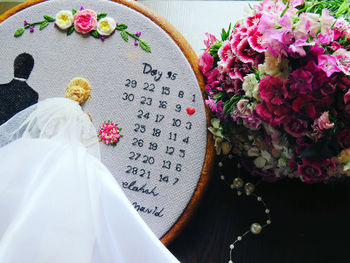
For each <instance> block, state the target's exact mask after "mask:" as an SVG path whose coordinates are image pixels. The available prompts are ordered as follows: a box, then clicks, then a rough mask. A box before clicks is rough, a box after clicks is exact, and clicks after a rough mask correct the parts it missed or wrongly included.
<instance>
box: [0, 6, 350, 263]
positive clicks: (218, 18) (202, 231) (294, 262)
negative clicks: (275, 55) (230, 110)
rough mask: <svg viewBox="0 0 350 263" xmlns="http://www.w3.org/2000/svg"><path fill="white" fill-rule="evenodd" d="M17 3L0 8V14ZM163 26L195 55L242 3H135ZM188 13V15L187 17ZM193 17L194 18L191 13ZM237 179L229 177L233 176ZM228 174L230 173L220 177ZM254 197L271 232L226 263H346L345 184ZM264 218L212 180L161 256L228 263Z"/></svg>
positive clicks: (349, 231) (273, 187)
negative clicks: (259, 199)
mask: <svg viewBox="0 0 350 263" xmlns="http://www.w3.org/2000/svg"><path fill="white" fill-rule="evenodd" d="M18 2H20V1H16V0H14V1H13V0H11V1H10V0H7V1H4V0H0V13H1V12H4V11H5V10H7V9H9V8H11V7H13V6H14V5H15V4H17V3H18ZM140 2H143V3H144V4H145V5H147V6H149V7H151V8H152V9H154V10H155V11H156V12H158V13H159V14H161V15H162V16H164V17H165V18H167V19H168V20H169V21H170V22H171V23H173V24H174V25H175V26H176V27H177V28H178V29H179V31H180V32H181V33H182V34H183V35H184V36H185V37H186V38H187V40H188V41H189V43H190V44H191V45H192V46H193V48H194V50H195V51H196V53H197V54H199V53H200V52H201V48H202V47H203V45H202V43H203V39H204V33H205V32H207V31H208V32H211V33H216V34H217V35H218V34H219V32H220V31H221V28H222V27H227V25H228V24H229V23H230V22H234V21H235V20H236V19H237V18H239V17H242V16H244V13H243V10H244V6H247V3H244V2H240V3H237V2H234V1H230V2H227V1H154V0H153V1H151V0H145V1H140ZM194 8H195V9H194ZM193 10H195V11H193ZM233 171H234V172H233V174H237V173H238V171H237V170H233ZM228 173H231V174H232V170H230V171H228ZM256 191H257V193H258V194H261V195H262V196H263V197H264V200H265V201H266V202H267V204H268V206H269V208H270V210H271V213H272V222H273V223H272V225H271V226H269V227H267V228H266V229H264V230H263V232H262V233H261V234H260V235H255V236H253V235H248V236H247V237H246V238H244V239H243V240H242V242H241V243H240V244H239V245H238V246H237V248H236V249H235V250H234V253H233V256H234V260H233V262H240V263H260V262H264V263H265V262H269V263H273V262H278V263H280V262H283V263H313V262H315V263H316V262H317V263H343V262H344V263H345V262H350V255H349V244H350V227H349V223H350V209H349V205H348V203H350V183H349V182H345V183H343V184H337V185H306V184H302V183H299V182H293V181H283V182H278V183H274V184H269V183H261V184H260V185H259V186H258V187H257V190H256ZM263 218H264V211H263V209H262V208H261V206H259V204H258V203H257V202H256V201H254V200H251V198H248V197H246V196H242V197H236V196H234V195H233V192H232V191H231V190H230V189H228V187H226V185H224V184H223V183H222V182H221V181H220V180H219V176H218V175H217V174H216V172H213V174H212V178H211V181H210V183H209V186H208V188H207V191H206V193H205V195H204V197H203V199H202V202H201V203H200V205H199V207H198V208H197V210H196V212H195V214H194V216H193V217H192V218H191V220H190V221H189V222H188V224H187V226H186V227H185V228H184V229H183V231H182V233H181V234H180V235H179V236H178V238H177V239H175V240H174V241H173V242H172V243H171V244H170V246H169V249H170V250H171V251H172V252H173V253H174V254H175V256H176V257H178V259H179V260H180V261H181V262H183V263H197V262H200V263H206V262H228V259H229V244H230V243H232V242H233V240H234V239H235V237H237V236H238V235H241V234H242V233H243V232H245V231H246V230H247V229H248V228H249V226H250V224H251V223H253V222H263V221H262V220H263Z"/></svg>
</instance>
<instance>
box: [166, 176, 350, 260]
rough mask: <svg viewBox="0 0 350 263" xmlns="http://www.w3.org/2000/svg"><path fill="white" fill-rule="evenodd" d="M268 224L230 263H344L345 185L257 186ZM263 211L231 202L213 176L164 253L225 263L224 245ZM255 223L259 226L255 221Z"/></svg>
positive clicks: (349, 253) (349, 223) (348, 250)
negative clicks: (264, 203)
mask: <svg viewBox="0 0 350 263" xmlns="http://www.w3.org/2000/svg"><path fill="white" fill-rule="evenodd" d="M256 192H257V193H258V194H261V195H262V196H263V197H264V200H265V201H266V202H267V204H268V206H269V208H270V210H271V215H272V224H271V225H270V226H269V227H267V228H265V229H264V230H263V231H262V232H261V234H259V235H251V234H250V235H248V236H247V237H246V238H244V239H243V240H242V241H241V243H240V244H239V245H238V246H237V248H236V249H235V250H234V254H233V255H234V259H233V262H234V263H237V262H239V263H261V262H263V263H265V262H268V263H274V262H276V263H277V262H278V263H292V262H293V263H313V262H315V263H346V262H350V184H349V183H343V184H337V185H334V184H333V185H324V184H320V185H307V184H303V183H300V182H295V181H288V180H287V181H282V182H277V183H261V184H260V185H259V186H258V188H257V190H256ZM264 218H265V216H264V209H263V208H262V206H261V205H259V204H258V203H257V202H256V201H253V199H252V198H247V197H246V196H241V197H237V196H234V195H233V192H232V190H230V189H228V187H227V186H226V185H225V184H223V183H222V181H220V179H219V176H218V175H217V174H216V173H215V172H214V173H213V175H212V179H211V182H210V184H209V186H208V188H207V191H206V193H205V195H204V197H203V199H202V202H201V204H200V205H199V207H198V209H197V211H196V212H195V215H194V216H193V218H192V219H191V221H190V222H189V223H188V225H187V226H186V227H185V228H184V229H183V232H182V233H181V234H180V235H179V236H178V238H177V239H176V240H174V241H173V242H172V243H171V244H170V246H169V249H170V250H171V251H172V252H173V253H174V254H175V255H176V257H177V258H178V259H179V260H180V261H181V262H183V263H189V262H191V263H197V262H198V263H206V262H228V260H229V244H231V243H232V241H233V240H234V239H235V238H236V237H237V236H238V235H241V234H242V233H243V232H244V231H246V230H247V229H249V227H250V224H251V223H253V222H256V221H257V222H264V221H263V219H264ZM259 220H260V221H259Z"/></svg>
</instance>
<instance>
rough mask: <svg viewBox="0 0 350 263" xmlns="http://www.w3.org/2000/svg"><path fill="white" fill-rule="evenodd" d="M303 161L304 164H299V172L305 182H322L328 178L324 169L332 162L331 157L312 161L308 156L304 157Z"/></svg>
mask: <svg viewBox="0 0 350 263" xmlns="http://www.w3.org/2000/svg"><path fill="white" fill-rule="evenodd" d="M302 161H303V163H302V164H298V174H299V175H300V176H301V178H302V179H303V181H304V182H305V183H309V184H310V183H316V182H321V181H325V180H326V179H327V178H328V175H327V173H326V172H325V171H324V170H325V168H326V166H328V165H329V163H330V162H329V159H325V160H320V161H311V160H309V159H307V158H302Z"/></svg>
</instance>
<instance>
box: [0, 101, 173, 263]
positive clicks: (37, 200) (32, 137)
mask: <svg viewBox="0 0 350 263" xmlns="http://www.w3.org/2000/svg"><path fill="white" fill-rule="evenodd" d="M99 155H100V153H99V147H98V143H97V137H96V130H95V128H94V126H93V125H92V123H91V121H90V119H89V117H88V115H87V114H86V113H84V112H83V111H82V109H81V107H80V106H79V104H78V103H76V102H74V101H72V100H69V99H65V98H52V99H47V100H44V101H42V102H39V103H38V104H36V105H34V106H32V107H30V108H27V109H25V110H24V111H22V112H20V113H18V114H17V115H15V116H14V117H13V118H11V119H10V120H9V121H8V122H6V123H5V124H3V125H2V126H0V214H1V216H0V262H1V263H23V262H28V263H44V262H45V263H48V262H50V263H63V262H64V263H90V262H91V263H117V262H118V263H137V262H145V263H148V262H150V263H151V262H152V263H158V262H159V263H166V262H179V261H178V260H177V259H176V258H175V257H174V256H173V255H172V254H171V253H170V252H169V251H168V250H167V249H166V248H165V246H163V244H162V243H161V242H160V241H159V240H158V239H157V237H156V236H155V235H154V234H153V233H152V231H151V230H150V229H149V228H148V227H147V225H146V224H145V223H144V221H143V220H142V219H141V217H140V216H139V214H138V213H137V212H136V211H135V210H134V208H133V207H132V205H131V204H130V202H129V201H128V200H127V198H126V196H125V195H124V193H123V191H122V190H121V188H120V187H119V185H118V183H117V182H116V180H115V179H114V177H113V176H112V175H111V173H110V172H109V171H108V169H107V168H106V167H105V166H104V165H103V164H102V163H101V162H100V160H99Z"/></svg>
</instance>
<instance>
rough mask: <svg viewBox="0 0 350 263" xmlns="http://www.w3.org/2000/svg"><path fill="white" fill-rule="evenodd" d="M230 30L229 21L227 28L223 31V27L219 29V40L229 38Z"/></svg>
mask: <svg viewBox="0 0 350 263" xmlns="http://www.w3.org/2000/svg"><path fill="white" fill-rule="evenodd" d="M230 32H231V23H230V26H229V27H228V30H227V31H225V29H224V28H223V29H222V31H221V40H222V41H225V40H227V39H228V38H229V36H230Z"/></svg>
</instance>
